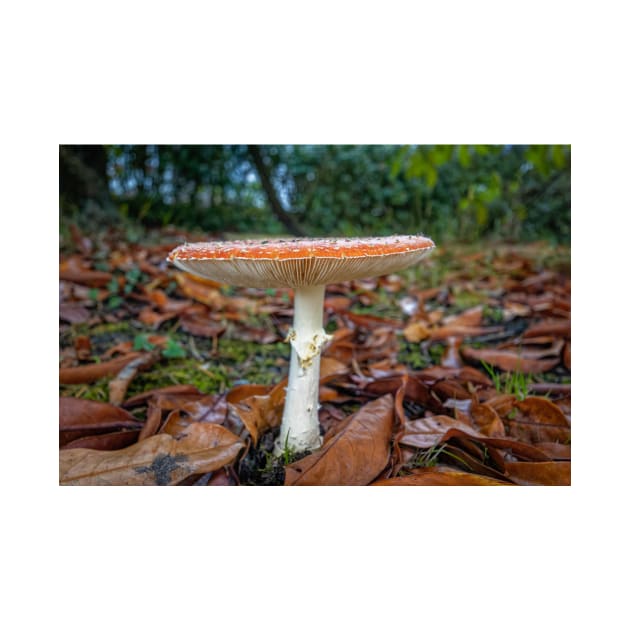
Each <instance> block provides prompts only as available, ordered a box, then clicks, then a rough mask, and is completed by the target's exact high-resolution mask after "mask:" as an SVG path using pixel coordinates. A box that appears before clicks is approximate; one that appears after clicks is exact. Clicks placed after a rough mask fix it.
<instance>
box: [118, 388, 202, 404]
mask: <svg viewBox="0 0 630 630" xmlns="http://www.w3.org/2000/svg"><path fill="white" fill-rule="evenodd" d="M161 394H173V395H184V394H193V395H201V392H200V391H199V390H198V389H197V388H196V387H195V386H194V385H169V386H167V387H158V388H156V389H150V390H148V391H146V392H142V393H141V394H136V395H135V396H132V397H131V398H128V399H127V400H126V401H125V402H124V403H123V405H122V406H123V407H126V408H130V407H136V406H138V405H142V404H144V403H145V402H146V401H147V400H148V399H149V398H152V397H157V396H160V395H161Z"/></svg>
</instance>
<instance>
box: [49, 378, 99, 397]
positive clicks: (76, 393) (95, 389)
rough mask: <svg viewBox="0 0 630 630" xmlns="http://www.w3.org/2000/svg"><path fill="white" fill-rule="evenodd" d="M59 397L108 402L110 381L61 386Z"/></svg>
mask: <svg viewBox="0 0 630 630" xmlns="http://www.w3.org/2000/svg"><path fill="white" fill-rule="evenodd" d="M59 395H60V396H70V397H72V398H82V399H84V400H96V401H99V402H107V401H108V400H109V379H108V378H101V379H99V380H98V381H96V382H95V383H85V384H81V385H60V387H59Z"/></svg>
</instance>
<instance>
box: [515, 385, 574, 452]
mask: <svg viewBox="0 0 630 630" xmlns="http://www.w3.org/2000/svg"><path fill="white" fill-rule="evenodd" d="M503 423H504V425H505V428H506V431H507V433H508V434H509V435H510V437H512V438H515V439H518V440H524V441H527V442H531V443H532V444H536V443H537V442H561V443H566V442H568V440H569V439H570V437H571V430H570V423H569V421H568V419H567V418H566V416H565V415H564V413H563V412H562V410H561V409H560V408H559V407H558V406H557V405H556V404H554V403H553V402H551V401H550V400H547V399H546V398H541V397H539V396H528V397H527V398H526V399H525V400H519V401H516V402H515V403H514V408H513V410H511V413H508V414H507V415H506V416H503Z"/></svg>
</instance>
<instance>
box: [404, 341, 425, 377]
mask: <svg viewBox="0 0 630 630" xmlns="http://www.w3.org/2000/svg"><path fill="white" fill-rule="evenodd" d="M398 361H399V362H400V363H403V364H404V365H406V366H407V367H409V368H410V369H412V370H422V369H424V368H426V367H429V366H430V365H431V363H432V358H431V354H430V350H427V349H425V347H423V346H422V345H421V344H419V343H409V342H401V344H400V349H399V350H398Z"/></svg>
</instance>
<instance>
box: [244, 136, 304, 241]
mask: <svg viewBox="0 0 630 630" xmlns="http://www.w3.org/2000/svg"><path fill="white" fill-rule="evenodd" d="M248 150H249V154H250V156H251V158H252V160H253V162H254V166H255V167H256V171H257V172H258V177H259V178H260V183H261V184H262V187H263V190H264V191H265V194H266V195H267V199H268V201H269V205H270V206H271V210H272V211H273V213H274V215H275V216H276V218H277V219H278V221H280V223H282V225H284V227H285V228H286V229H287V230H288V231H289V232H290V233H291V234H293V236H305V233H304V231H303V230H302V228H301V227H300V226H299V225H298V224H297V223H296V222H295V221H294V220H293V217H292V216H290V215H289V214H287V212H286V211H285V209H284V208H283V207H282V204H281V203H280V199H278V195H277V194H276V191H275V189H274V187H273V184H272V182H271V176H270V175H269V171H268V170H267V167H266V165H265V162H264V160H263V157H262V154H261V152H260V147H259V146H257V145H255V144H250V145H248Z"/></svg>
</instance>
